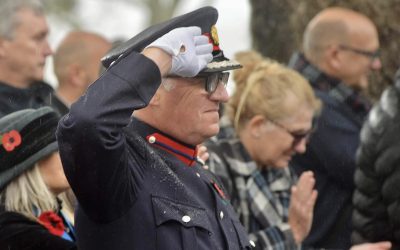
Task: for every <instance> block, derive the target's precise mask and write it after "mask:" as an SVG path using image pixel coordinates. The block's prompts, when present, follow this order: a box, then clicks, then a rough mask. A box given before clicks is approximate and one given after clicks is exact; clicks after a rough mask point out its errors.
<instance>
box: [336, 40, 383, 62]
mask: <svg viewBox="0 0 400 250" xmlns="http://www.w3.org/2000/svg"><path fill="white" fill-rule="evenodd" d="M339 48H340V49H342V50H347V51H351V52H354V53H356V54H359V55H363V56H366V57H368V58H370V59H371V60H372V61H373V60H376V59H378V58H380V56H381V51H380V49H377V50H375V51H367V50H362V49H356V48H353V47H351V46H347V45H344V44H339Z"/></svg>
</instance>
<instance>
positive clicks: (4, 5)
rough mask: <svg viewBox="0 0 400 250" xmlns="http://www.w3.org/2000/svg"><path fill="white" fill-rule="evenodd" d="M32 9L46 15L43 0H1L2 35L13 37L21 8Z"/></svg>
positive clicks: (0, 33)
mask: <svg viewBox="0 0 400 250" xmlns="http://www.w3.org/2000/svg"><path fill="white" fill-rule="evenodd" d="M24 8H26V9H30V10H32V11H33V12H34V13H35V14H37V15H44V7H43V4H42V2H41V0H1V1H0V37H3V38H6V39H12V38H13V33H14V30H15V28H16V27H17V26H18V22H19V20H18V16H17V13H18V11H20V10H21V9H24Z"/></svg>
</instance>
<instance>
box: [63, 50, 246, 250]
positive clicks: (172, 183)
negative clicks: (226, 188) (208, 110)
mask: <svg viewBox="0 0 400 250" xmlns="http://www.w3.org/2000/svg"><path fill="white" fill-rule="evenodd" d="M160 82H161V78H160V72H159V69H158V68H157V67H156V65H155V64H154V63H153V62H152V61H151V60H149V59H147V58H146V57H144V56H142V55H141V54H136V53H131V54H130V55H128V56H127V57H125V58H122V59H120V60H119V61H118V62H117V63H115V64H114V65H113V66H112V67H111V68H110V69H109V70H108V71H107V72H105V73H104V74H103V75H102V76H101V77H100V78H99V80H97V81H96V82H95V83H94V84H92V85H91V86H90V87H89V89H88V91H87V93H86V94H85V95H84V96H83V97H81V99H80V100H79V101H78V102H77V103H75V104H74V105H72V107H71V111H70V113H69V114H67V115H66V116H65V117H64V118H63V119H62V120H61V121H60V124H59V128H58V132H57V136H58V141H59V145H60V154H61V158H62V162H63V166H64V170H65V173H66V175H67V178H68V180H69V182H70V184H71V186H72V189H73V190H74V192H75V194H76V196H77V198H78V201H79V207H78V209H77V212H76V233H77V243H78V248H79V249H82V250H92V249H93V250H94V249H96V250H97V249H103V250H106V249H113V250H116V249H140V250H142V249H164V250H168V249H171V250H172V249H173V250H177V249H190V250H195V249H207V250H208V249H249V248H250V247H249V241H248V238H247V235H246V233H245V231H244V228H243V227H242V225H241V224H240V222H239V221H238V218H237V216H236V215H235V213H234V211H233V209H232V207H231V206H230V205H229V201H228V200H226V199H225V196H224V193H223V191H222V190H221V187H220V186H219V185H218V183H216V181H215V179H214V178H213V176H212V175H211V174H210V173H209V172H207V171H206V170H204V169H203V168H202V167H201V166H200V165H199V164H198V163H196V162H195V156H196V152H195V150H194V147H192V146H189V145H184V144H183V143H180V142H178V141H176V140H173V138H170V137H168V135H165V134H162V133H161V132H160V131H157V130H156V129H154V128H152V127H150V126H148V125H146V124H144V123H143V122H141V121H138V120H137V119H133V120H132V122H130V123H129V120H130V117H131V114H132V111H133V110H135V109H139V108H143V107H145V106H146V105H147V104H148V103H149V101H150V99H151V97H152V96H153V95H154V93H155V92H156V90H157V88H158V87H159V85H160ZM128 123H129V125H128ZM155 134H157V135H156V136H155V137H153V136H154V135H155ZM159 137H160V138H163V140H164V142H165V141H167V142H168V143H167V144H169V146H171V145H172V147H170V148H169V149H167V148H168V147H169V146H168V145H167V147H162V146H160V145H161V144H158V140H159ZM149 138H150V141H151V142H153V144H150V143H149V142H148V141H147V140H148V139H149ZM154 142H155V143H154ZM173 152H175V153H173ZM182 155H184V156H185V157H182ZM189 165H190V166H189Z"/></svg>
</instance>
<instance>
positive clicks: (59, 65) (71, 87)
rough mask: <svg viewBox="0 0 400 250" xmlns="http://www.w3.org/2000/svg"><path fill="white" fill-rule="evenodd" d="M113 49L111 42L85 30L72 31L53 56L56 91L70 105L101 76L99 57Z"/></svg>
mask: <svg viewBox="0 0 400 250" xmlns="http://www.w3.org/2000/svg"><path fill="white" fill-rule="evenodd" d="M110 49H111V42H109V41H108V40H107V39H105V38H104V37H102V36H100V35H98V34H95V33H91V32H86V31H72V32H70V33H68V34H67V35H66V37H65V38H64V39H63V40H62V41H61V43H60V45H59V46H58V47H57V49H56V51H55V53H54V57H53V59H54V60H53V62H54V72H55V75H56V77H57V79H58V88H57V90H56V92H57V96H58V97H60V99H61V100H62V101H63V102H64V103H65V104H66V105H67V106H68V107H69V106H71V104H72V103H73V102H75V101H76V100H78V98H79V97H80V96H81V95H82V94H83V93H84V92H85V91H86V89H87V87H88V86H89V85H90V84H91V83H93V82H94V81H95V80H96V79H97V78H98V77H99V69H100V65H101V61H100V59H101V58H102V57H103V56H104V55H105V54H106V53H107V52H108V51H109V50H110Z"/></svg>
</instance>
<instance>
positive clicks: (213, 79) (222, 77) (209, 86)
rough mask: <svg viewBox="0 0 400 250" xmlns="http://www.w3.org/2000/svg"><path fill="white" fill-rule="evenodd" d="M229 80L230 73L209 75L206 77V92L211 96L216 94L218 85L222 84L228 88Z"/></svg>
mask: <svg viewBox="0 0 400 250" xmlns="http://www.w3.org/2000/svg"><path fill="white" fill-rule="evenodd" d="M228 79H229V73H228V72H217V73H213V74H209V75H207V77H206V91H207V92H208V93H210V94H212V93H214V92H215V90H216V89H217V88H218V84H219V83H220V82H221V83H223V84H224V86H226V84H227V83H228Z"/></svg>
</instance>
